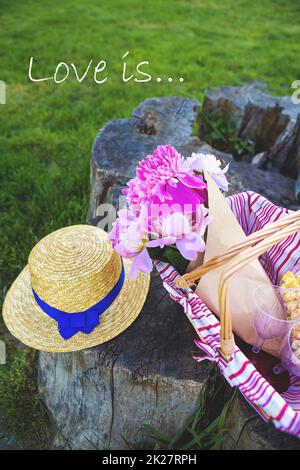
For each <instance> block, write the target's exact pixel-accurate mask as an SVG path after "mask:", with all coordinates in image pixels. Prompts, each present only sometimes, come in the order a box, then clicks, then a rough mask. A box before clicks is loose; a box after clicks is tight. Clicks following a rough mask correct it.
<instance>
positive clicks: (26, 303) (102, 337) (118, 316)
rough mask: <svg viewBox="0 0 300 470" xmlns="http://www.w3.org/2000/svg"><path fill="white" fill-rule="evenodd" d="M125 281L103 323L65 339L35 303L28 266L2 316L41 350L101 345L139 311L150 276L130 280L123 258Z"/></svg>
mask: <svg viewBox="0 0 300 470" xmlns="http://www.w3.org/2000/svg"><path fill="white" fill-rule="evenodd" d="M123 262H124V268H125V281H124V284H123V287H122V290H121V292H120V294H119V295H118V297H117V298H116V299H115V301H114V302H113V303H112V305H111V306H110V307H109V309H108V310H107V311H106V312H104V313H103V314H102V315H101V316H100V325H99V326H97V327H96V328H95V329H94V331H93V332H92V333H90V334H89V335H88V334H85V333H81V332H80V333H77V334H76V335H75V336H73V337H72V338H70V339H68V340H64V339H63V338H62V337H61V336H60V334H59V332H58V328H57V322H56V321H55V320H53V319H52V318H50V317H49V316H48V315H47V314H46V313H44V312H43V310H41V308H40V307H39V306H38V305H37V303H36V302H35V299H34V297H33V294H32V290H31V282H30V275H29V269H28V266H26V267H25V268H24V269H23V271H22V272H21V273H20V274H19V276H18V277H17V279H16V280H15V281H14V283H13V284H12V286H11V288H10V289H9V291H8V293H7V295H6V298H5V301H4V305H3V312H2V313H3V318H4V321H5V323H6V326H7V328H8V329H9V330H10V332H11V333H12V334H13V335H14V336H15V337H16V338H18V339H19V340H20V341H21V342H22V343H24V344H26V345H27V346H30V347H32V348H35V349H38V350H40V351H49V352H71V351H79V350H81V349H86V348H91V347H93V346H96V345H98V344H102V343H104V342H105V341H108V340H110V339H112V338H114V337H115V336H117V335H119V334H120V333H122V332H123V331H124V330H126V328H128V327H129V326H130V325H131V324H132V322H133V321H134V320H135V319H136V317H137V316H138V314H139V313H140V311H141V309H142V307H143V305H144V302H145V300H146V297H147V293H148V289H149V282H150V276H149V275H145V274H139V275H138V276H137V278H136V280H134V281H132V280H129V279H128V273H129V270H130V265H131V262H130V261H129V260H126V259H124V260H123Z"/></svg>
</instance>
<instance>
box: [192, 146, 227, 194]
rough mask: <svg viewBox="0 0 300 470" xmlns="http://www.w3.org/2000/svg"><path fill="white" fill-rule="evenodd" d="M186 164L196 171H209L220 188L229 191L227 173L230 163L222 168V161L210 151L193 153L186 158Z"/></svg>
mask: <svg viewBox="0 0 300 470" xmlns="http://www.w3.org/2000/svg"><path fill="white" fill-rule="evenodd" d="M186 165H187V167H188V168H190V169H192V170H194V171H199V172H201V171H204V170H205V171H207V172H208V173H209V174H210V176H211V177H212V179H213V180H214V181H215V183H216V184H217V185H218V187H219V188H220V189H222V190H223V191H228V181H227V178H226V176H225V173H226V172H227V170H228V167H229V164H228V165H227V166H226V167H225V168H224V169H223V170H222V168H221V161H220V160H217V158H216V157H215V156H214V155H212V154H210V153H208V154H204V153H192V156H191V157H190V158H187V159H186Z"/></svg>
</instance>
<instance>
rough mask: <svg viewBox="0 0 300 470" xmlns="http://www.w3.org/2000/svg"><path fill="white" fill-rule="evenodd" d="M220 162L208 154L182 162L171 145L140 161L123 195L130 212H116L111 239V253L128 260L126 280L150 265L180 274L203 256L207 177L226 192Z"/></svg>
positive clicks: (208, 217)
mask: <svg viewBox="0 0 300 470" xmlns="http://www.w3.org/2000/svg"><path fill="white" fill-rule="evenodd" d="M227 170H228V165H227V166H226V167H225V168H223V169H222V168H221V161H220V160H217V159H216V157H215V156H214V155H211V154H207V155H206V154H192V156H191V157H190V158H186V159H185V158H184V157H182V156H181V155H180V154H179V153H178V152H177V151H176V150H175V148H173V147H171V146H170V145H165V146H159V147H157V148H156V150H154V152H153V154H152V155H148V156H147V157H146V158H145V159H144V160H142V161H141V162H139V164H138V166H137V169H136V177H135V178H133V179H131V180H130V181H129V182H128V184H127V186H128V187H127V188H126V189H124V190H123V194H125V195H126V199H127V203H128V206H129V207H128V209H122V210H119V212H118V218H117V220H116V222H115V223H114V224H113V229H112V231H111V232H110V234H109V238H110V240H111V242H112V245H113V248H114V250H115V251H116V252H117V253H119V254H120V255H121V256H122V257H124V258H132V259H133V263H132V266H131V271H130V277H131V278H132V279H134V278H135V277H136V275H137V272H138V271H140V272H143V273H148V272H150V271H152V268H153V260H161V261H165V262H168V263H171V264H172V265H173V266H174V267H175V268H176V269H177V270H178V271H179V272H180V273H184V272H185V271H186V268H187V266H188V264H189V262H190V261H191V260H195V259H196V258H197V255H198V253H199V252H203V251H205V232H206V228H207V226H208V224H209V223H210V222H211V220H212V217H211V216H210V214H209V207H208V193H207V184H206V181H205V178H204V171H205V172H207V173H208V174H209V175H210V176H211V178H212V179H213V180H214V181H215V183H216V184H217V185H218V187H219V188H220V189H221V190H222V191H227V190H228V182H227V179H226V176H225V173H226V172H227Z"/></svg>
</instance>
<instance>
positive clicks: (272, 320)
mask: <svg viewBox="0 0 300 470" xmlns="http://www.w3.org/2000/svg"><path fill="white" fill-rule="evenodd" d="M266 289H272V290H273V292H274V293H275V297H274V302H273V303H272V304H270V302H268V304H267V303H266V302H265V297H266V295H265V294H266ZM285 290H286V289H285ZM254 302H255V306H256V312H255V315H254V328H255V332H256V339H255V342H254V346H253V348H252V349H253V352H255V353H258V352H259V351H260V349H261V348H262V346H263V344H264V342H265V341H267V340H270V339H274V338H278V337H280V336H284V335H286V334H287V333H288V331H289V329H290V328H291V326H292V325H293V324H294V323H295V320H287V319H286V312H285V303H284V302H283V299H282V288H281V287H279V286H270V287H268V286H265V285H264V286H263V285H261V286H258V287H257V288H256V289H255V291H254Z"/></svg>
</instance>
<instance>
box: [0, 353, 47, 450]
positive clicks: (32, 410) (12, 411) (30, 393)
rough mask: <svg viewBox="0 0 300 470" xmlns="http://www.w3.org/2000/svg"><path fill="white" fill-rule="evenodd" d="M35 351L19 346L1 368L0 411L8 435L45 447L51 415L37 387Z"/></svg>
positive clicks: (30, 445)
mask: <svg viewBox="0 0 300 470" xmlns="http://www.w3.org/2000/svg"><path fill="white" fill-rule="evenodd" d="M34 357H35V352H34V351H30V350H28V349H23V350H22V349H18V350H17V351H15V354H14V356H13V357H12V358H11V361H9V363H8V365H6V366H1V368H0V413H1V418H2V420H1V421H2V422H3V423H4V424H5V433H6V437H8V438H9V437H10V436H14V438H15V441H16V442H17V443H18V446H21V447H23V448H34V449H37V448H43V447H45V445H46V444H47V441H48V438H49V433H48V429H50V426H48V423H49V417H48V415H47V411H46V410H45V408H44V407H43V405H42V403H41V401H40V400H39V396H38V393H37V387H36V367H35V366H34V364H35V361H34Z"/></svg>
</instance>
